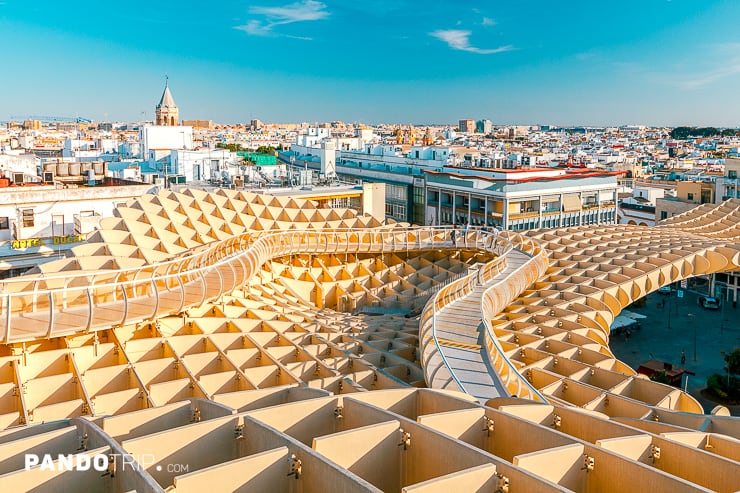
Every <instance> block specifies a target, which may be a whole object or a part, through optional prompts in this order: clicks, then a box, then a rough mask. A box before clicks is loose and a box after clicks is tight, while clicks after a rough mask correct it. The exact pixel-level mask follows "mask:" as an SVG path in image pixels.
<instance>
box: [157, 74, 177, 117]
mask: <svg viewBox="0 0 740 493" xmlns="http://www.w3.org/2000/svg"><path fill="white" fill-rule="evenodd" d="M155 114H156V116H157V121H156V124H157V125H166V126H172V127H174V126H176V125H178V124H179V121H180V118H179V117H180V110H179V109H178V108H177V105H176V104H175V100H174V99H173V98H172V93H171V92H170V84H169V78H168V77H166V76H165V82H164V92H163V93H162V97H161V98H160V100H159V104H158V105H157V109H156V110H155Z"/></svg>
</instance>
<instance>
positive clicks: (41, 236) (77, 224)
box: [0, 184, 152, 277]
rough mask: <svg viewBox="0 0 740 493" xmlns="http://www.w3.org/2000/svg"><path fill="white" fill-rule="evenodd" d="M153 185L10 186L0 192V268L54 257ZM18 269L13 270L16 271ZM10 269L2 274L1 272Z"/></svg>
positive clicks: (34, 263) (26, 265)
mask: <svg viewBox="0 0 740 493" xmlns="http://www.w3.org/2000/svg"><path fill="white" fill-rule="evenodd" d="M148 191H152V186H151V185H144V184H143V185H117V186H97V187H79V188H58V187H56V186H53V185H39V186H34V187H18V188H16V187H12V188H4V189H2V193H0V273H2V272H6V271H10V270H14V269H27V268H29V267H33V266H35V265H37V264H39V263H41V262H44V261H47V260H53V259H54V258H56V257H55V256H57V255H59V254H60V252H63V251H64V250H67V249H69V248H71V247H72V246H74V245H75V244H79V243H80V242H83V241H85V239H86V236H87V234H89V233H90V232H92V231H94V230H95V229H96V228H97V226H98V223H99V222H100V220H101V219H102V218H104V217H112V216H113V211H114V209H115V208H116V207H117V206H118V205H119V204H125V203H126V202H128V201H129V200H131V199H134V198H137V197H141V196H142V195H143V194H145V193H147V192H148ZM13 273H15V271H14V272H13ZM3 275H7V272H6V274H0V277H2V276H3Z"/></svg>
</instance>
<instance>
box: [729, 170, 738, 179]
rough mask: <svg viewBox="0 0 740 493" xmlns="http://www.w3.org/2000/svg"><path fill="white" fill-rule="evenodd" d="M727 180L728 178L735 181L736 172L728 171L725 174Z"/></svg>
mask: <svg viewBox="0 0 740 493" xmlns="http://www.w3.org/2000/svg"><path fill="white" fill-rule="evenodd" d="M727 178H729V179H731V180H736V179H737V171H736V170H734V169H731V170H729V171H728V172H727Z"/></svg>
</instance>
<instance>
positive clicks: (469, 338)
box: [436, 250, 531, 402]
mask: <svg viewBox="0 0 740 493" xmlns="http://www.w3.org/2000/svg"><path fill="white" fill-rule="evenodd" d="M530 258H531V257H530V256H529V255H527V254H526V253H524V252H521V251H519V250H512V251H511V252H509V254H508V255H507V256H506V263H507V265H506V269H504V270H503V271H502V272H501V273H499V274H498V275H496V276H495V277H494V278H493V279H491V280H490V281H489V282H487V283H485V284H481V285H480V286H477V287H476V288H475V289H474V290H473V291H471V292H470V294H468V295H467V296H465V297H463V298H460V299H459V300H457V301H455V302H453V303H451V304H449V305H447V306H446V307H444V308H443V309H442V310H440V311H439V312H438V313H437V321H436V333H437V339H438V341H439V345H440V348H441V350H442V354H444V357H445V358H446V359H447V363H448V364H449V365H450V369H451V370H452V372H453V373H454V374H455V375H456V376H457V378H458V379H459V381H460V383H461V384H462V386H463V387H464V389H465V391H466V392H467V393H469V394H470V395H473V396H475V397H476V398H477V399H478V400H480V401H481V402H485V401H486V400H488V399H492V398H494V397H508V396H509V394H508V393H507V392H506V389H505V388H504V386H503V384H502V382H501V380H500V379H499V377H498V374H497V373H496V372H495V371H494V370H493V368H492V367H491V364H490V360H489V357H488V351H487V350H486V347H485V343H484V341H485V338H484V334H485V326H484V324H483V320H482V318H481V297H482V296H483V292H484V291H485V290H486V289H488V288H490V287H491V286H494V285H496V284H499V283H501V282H502V281H504V280H505V279H506V278H507V277H509V276H510V275H511V274H512V273H513V272H514V271H515V270H517V269H518V268H519V267H521V266H522V265H523V264H524V263H525V262H526V261H527V260H529V259H530Z"/></svg>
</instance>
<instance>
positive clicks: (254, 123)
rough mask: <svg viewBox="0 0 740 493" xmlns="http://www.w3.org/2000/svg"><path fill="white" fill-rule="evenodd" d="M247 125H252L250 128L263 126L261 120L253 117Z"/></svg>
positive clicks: (254, 128) (256, 128)
mask: <svg viewBox="0 0 740 493" xmlns="http://www.w3.org/2000/svg"><path fill="white" fill-rule="evenodd" d="M249 126H250V127H252V130H259V129H261V128H262V127H263V126H264V124H263V123H262V121H261V120H258V119H257V118H253V119H252V121H251V122H250V124H249Z"/></svg>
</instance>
